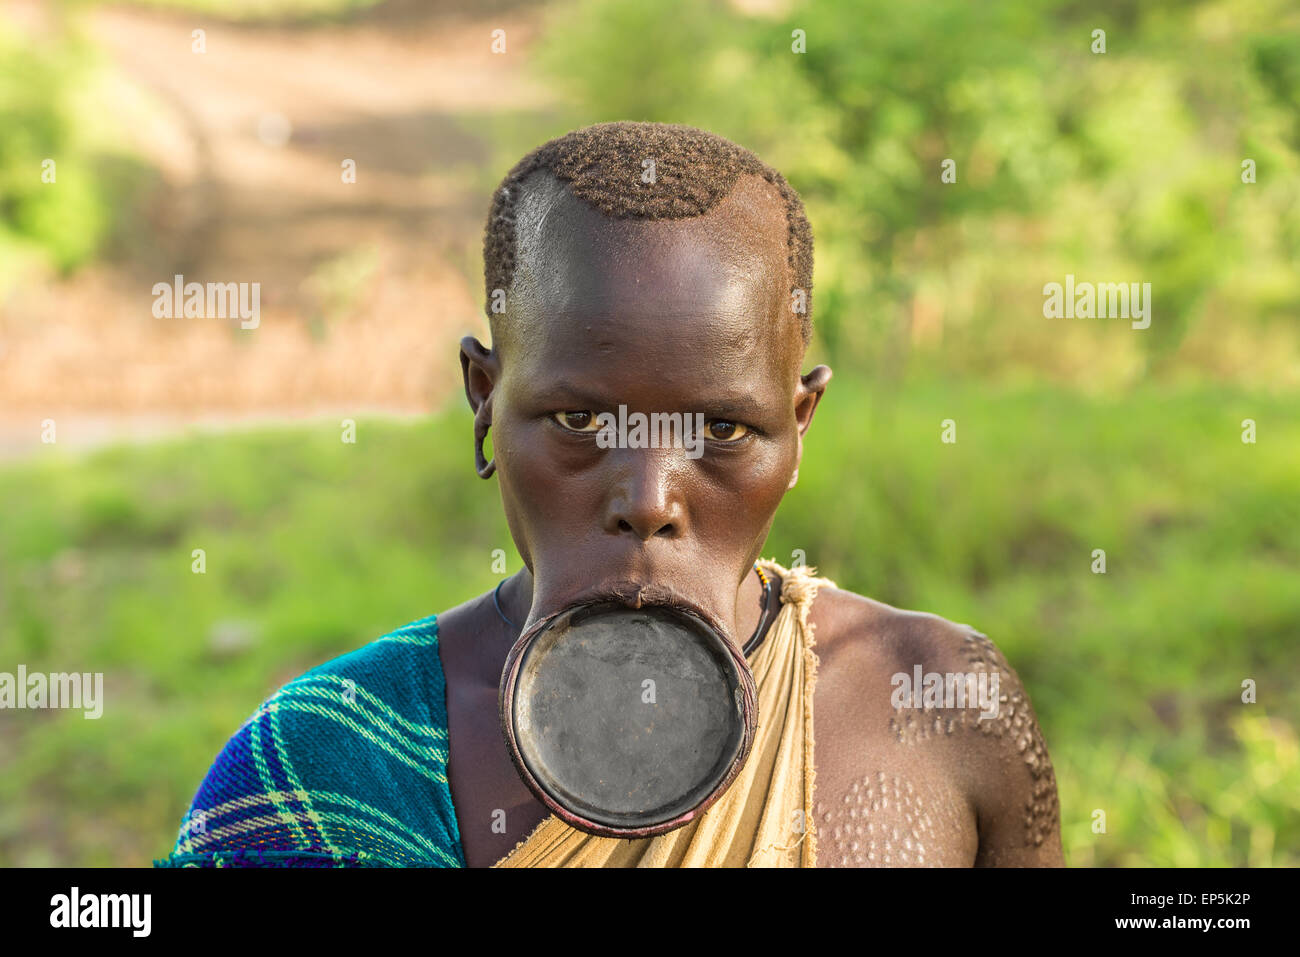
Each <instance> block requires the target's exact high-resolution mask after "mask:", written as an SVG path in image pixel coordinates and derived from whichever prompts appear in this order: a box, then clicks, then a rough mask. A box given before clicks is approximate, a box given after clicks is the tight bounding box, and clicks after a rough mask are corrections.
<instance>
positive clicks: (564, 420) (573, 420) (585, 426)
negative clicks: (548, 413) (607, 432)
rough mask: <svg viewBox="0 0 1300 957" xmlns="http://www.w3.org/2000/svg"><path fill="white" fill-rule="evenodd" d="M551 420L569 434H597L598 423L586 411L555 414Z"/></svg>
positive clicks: (598, 429)
mask: <svg viewBox="0 0 1300 957" xmlns="http://www.w3.org/2000/svg"><path fill="white" fill-rule="evenodd" d="M552 418H554V419H555V421H556V422H558V423H559V424H560V425H561V426H563V427H564V428H566V429H568V430H569V431H570V432H599V431H600V423H599V422H597V421H596V417H595V416H594V415H592V414H591V413H590V412H588V411H587V410H585V409H583V410H580V411H577V412H556V413H555V414H554V415H553V416H552Z"/></svg>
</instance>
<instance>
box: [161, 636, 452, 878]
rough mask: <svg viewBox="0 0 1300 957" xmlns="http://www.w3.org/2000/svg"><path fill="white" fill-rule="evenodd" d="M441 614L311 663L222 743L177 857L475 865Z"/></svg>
mask: <svg viewBox="0 0 1300 957" xmlns="http://www.w3.org/2000/svg"><path fill="white" fill-rule="evenodd" d="M446 767H447V713H446V701H445V682H444V678H443V675H442V668H441V663H440V661H439V657H438V624H437V618H436V616H429V617H427V618H422V619H419V620H418V621H414V622H411V623H410V624H409V625H405V626H403V627H402V628H398V629H396V630H395V631H392V632H390V633H388V634H386V635H384V636H382V637H380V638H378V639H376V640H374V641H372V642H370V643H369V644H367V645H364V646H363V647H361V648H358V649H356V650H354V651H351V652H348V653H347V654H345V655H341V656H339V657H338V658H335V659H333V660H331V661H328V662H326V663H325V664H322V665H320V666H318V667H316V668H313V669H311V670H310V671H308V672H306V673H305V674H302V675H300V676H298V677H297V678H295V679H293V680H292V681H290V682H288V683H287V684H285V685H284V686H283V687H281V688H280V689H278V690H277V691H276V692H275V693H274V694H272V695H271V696H270V697H269V698H267V699H266V700H265V701H264V702H262V704H261V705H260V706H259V707H258V708H257V710H256V711H255V712H254V713H253V714H252V716H251V717H249V719H248V720H247V721H245V722H244V724H243V725H241V726H240V728H239V729H238V730H237V731H236V732H235V734H234V735H233V736H232V737H231V738H230V740H229V741H228V742H227V743H226V746H225V748H223V749H222V751H221V753H220V754H219V755H218V756H217V758H216V761H215V762H214V763H213V765H212V767H211V769H210V770H209V771H208V774H207V776H206V777H205V778H204V780H203V783H202V784H201V785H200V786H199V789H198V792H197V794H196V795H195V797H194V800H193V802H192V804H191V806H190V809H189V811H188V813H187V814H186V815H185V818H184V821H183V822H182V826H181V830H180V834H179V836H178V838H177V842H176V847H175V849H174V852H173V855H172V858H171V859H169V861H170V863H171V864H173V865H184V864H189V863H195V864H199V865H200V866H201V865H204V864H207V865H209V866H213V865H215V866H232V865H233V866H238V865H239V864H241V863H245V862H251V863H254V864H258V865H263V864H272V863H275V862H276V860H277V859H278V858H284V859H285V862H286V863H291V864H294V865H298V866H301V865H304V864H311V863H313V862H319V863H320V864H321V865H322V866H330V865H354V866H365V865H367V864H379V865H397V866H400V865H443V866H458V865H461V864H463V860H462V858H461V853H460V846H459V834H458V833H457V827H456V818H455V814H454V811H453V809H452V805H451V794H450V789H449V787H448V784H447V776H446Z"/></svg>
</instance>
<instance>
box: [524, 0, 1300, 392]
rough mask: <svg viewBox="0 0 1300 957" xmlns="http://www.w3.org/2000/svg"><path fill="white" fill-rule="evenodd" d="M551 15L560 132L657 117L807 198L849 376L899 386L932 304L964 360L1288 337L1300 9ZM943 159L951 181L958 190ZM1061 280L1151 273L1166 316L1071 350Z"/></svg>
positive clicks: (1127, 373)
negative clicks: (879, 377)
mask: <svg viewBox="0 0 1300 957" xmlns="http://www.w3.org/2000/svg"><path fill="white" fill-rule="evenodd" d="M551 12H552V18H551V20H550V29H549V30H548V31H547V32H546V35H545V42H544V47H543V50H542V54H541V57H540V59H541V62H542V63H543V64H544V66H545V67H546V69H547V74H548V77H549V78H550V79H552V80H553V81H554V82H555V83H557V84H559V85H560V86H561V87H562V88H563V89H565V90H567V91H568V92H569V94H570V95H571V101H572V102H573V104H575V105H574V107H573V109H572V110H571V111H569V112H567V113H565V114H564V115H563V116H561V117H558V118H557V119H556V120H555V122H554V123H553V124H552V127H551V128H548V129H547V130H546V134H547V135H555V134H557V133H559V132H561V131H562V130H564V129H568V128H572V127H575V126H579V125H585V124H587V123H592V122H602V121H609V120H616V119H637V120H657V121H663V122H674V123H685V124H688V125H693V126H700V127H703V128H706V129H709V130H713V131H715V132H717V133H720V134H722V135H724V136H727V137H729V138H731V139H734V140H736V141H737V142H740V143H743V144H744V145H746V146H748V147H750V148H752V149H754V150H755V151H756V152H758V153H759V155H761V156H762V157H763V158H764V159H765V160H766V161H767V162H769V163H770V164H771V165H773V166H775V167H776V168H777V169H779V170H781V171H782V173H783V174H785V176H786V178H787V179H788V180H790V182H791V183H792V184H793V185H794V186H795V188H796V189H797V190H799V192H800V194H801V195H802V197H803V199H804V202H805V205H806V207H807V209H808V213H809V218H810V220H811V222H812V224H813V230H814V233H815V236H816V240H817V250H816V258H817V262H816V273H815V295H814V315H815V318H816V322H817V327H818V330H819V336H820V340H821V343H822V345H823V347H824V348H825V349H826V351H827V354H828V355H829V356H830V357H831V358H833V359H835V360H836V361H838V362H840V363H841V364H845V363H848V364H850V365H851V366H852V367H853V368H859V369H863V370H870V371H872V372H876V373H881V374H891V375H892V374H897V373H898V372H899V371H900V370H901V369H902V368H903V364H902V363H901V362H900V360H901V359H902V358H905V357H906V356H907V355H908V354H909V353H910V352H911V347H912V341H913V339H914V338H916V334H917V333H918V332H919V333H922V334H923V333H925V330H924V329H921V330H916V329H914V326H915V325H916V324H917V323H918V322H919V321H921V319H920V316H921V314H923V313H926V312H933V313H936V314H938V316H939V317H940V318H939V321H940V322H941V324H942V336H941V340H942V346H941V347H940V348H938V350H937V352H938V356H939V358H940V359H941V361H942V362H943V363H944V364H945V365H946V366H947V367H948V368H949V369H951V370H953V371H975V372H978V373H981V374H982V373H984V372H988V371H995V370H997V371H1009V370H1011V371H1017V372H1024V371H1028V370H1030V369H1035V370H1036V371H1037V372H1038V373H1039V374H1044V373H1045V374H1047V375H1048V376H1052V377H1055V378H1059V379H1066V380H1080V379H1084V380H1089V379H1091V380H1094V381H1095V380H1097V379H1103V378H1107V377H1109V378H1111V379H1115V380H1119V381H1122V382H1131V381H1135V380H1136V379H1138V378H1141V377H1142V376H1143V375H1144V374H1146V373H1147V372H1150V371H1154V372H1160V371H1164V370H1165V369H1166V368H1168V367H1169V366H1170V365H1171V364H1176V363H1177V361H1178V360H1177V353H1178V350H1179V348H1180V346H1181V345H1182V344H1183V341H1184V339H1185V337H1186V336H1187V334H1188V332H1189V330H1191V329H1192V328H1193V327H1194V326H1195V325H1197V323H1198V322H1200V321H1201V320H1208V321H1209V322H1210V323H1211V324H1217V323H1230V324H1231V325H1233V326H1239V325H1240V324H1241V323H1243V322H1244V323H1252V324H1265V323H1285V324H1287V325H1288V326H1289V327H1290V329H1291V331H1292V332H1293V333H1294V331H1295V319H1296V317H1297V315H1300V268H1297V264H1298V263H1300V66H1297V64H1300V8H1297V7H1296V6H1295V5H1294V4H1293V3H1289V2H1287V0H1211V2H1200V3H1197V2H1183V0H1177V2H1174V0H1163V2H1154V3H1151V2H1145V3H1141V4H1138V3H1137V2H1136V0H1102V2H1098V3H1089V4H1079V3H1077V2H1073V0H1000V2H995V3H992V2H991V3H970V2H968V0H926V2H923V3H894V2H888V0H841V2H836V3H803V4H794V5H792V7H791V9H790V10H789V11H788V12H786V13H784V14H782V16H781V17H780V18H779V19H769V18H756V17H748V16H743V15H741V14H740V13H737V12H736V11H735V10H734V9H733V8H732V7H731V6H730V5H728V4H724V3H698V2H695V0H656V2H654V3H649V2H630V3H629V2H626V0H577V2H573V3H565V4H562V5H560V6H557V7H554V8H553V9H552V11H551ZM1094 30H1104V31H1106V50H1105V52H1104V53H1095V52H1093V50H1092V46H1093V43H1094V38H1093V31H1094ZM800 41H802V42H803V43H804V44H805V45H806V52H803V53H796V52H793V51H794V47H795V45H796V44H797V43H798V42H800ZM529 132H530V133H531V132H532V130H531V129H530V130H529ZM521 145H522V144H520V143H512V144H511V148H512V149H513V148H519V147H520V146H521ZM527 145H529V146H531V145H535V144H531V143H530V144H527ZM1247 158H1249V159H1253V160H1254V161H1255V163H1256V166H1257V182H1256V183H1254V184H1249V185H1248V184H1245V183H1243V182H1242V178H1241V174H1242V162H1243V160H1245V159H1247ZM945 159H952V160H954V161H955V164H956V175H957V181H956V183H953V184H944V183H943V182H941V179H940V173H941V164H942V163H943V161H944V160H945ZM1066 273H1074V274H1075V275H1076V276H1077V277H1078V278H1079V279H1080V280H1084V279H1088V280H1090V281H1092V280H1097V281H1111V282H1150V283H1152V286H1153V298H1154V303H1155V308H1154V311H1155V315H1154V319H1153V323H1152V326H1151V328H1150V329H1149V330H1146V331H1145V332H1144V333H1143V334H1141V335H1138V336H1128V335H1125V336H1124V337H1123V340H1122V343H1120V342H1119V340H1118V337H1117V336H1116V335H1115V334H1114V331H1117V330H1112V329H1110V328H1107V326H1106V323H1105V322H1104V321H1093V320H1081V321H1078V322H1077V323H1076V328H1074V329H1071V330H1070V331H1069V333H1068V335H1069V336H1070V338H1069V339H1068V340H1067V341H1065V342H1063V335H1066V333H1064V332H1063V328H1062V326H1061V324H1060V323H1061V321H1060V320H1057V321H1048V320H1045V319H1044V318H1043V316H1042V312H1041V309H1042V302H1043V299H1042V286H1043V284H1044V283H1047V282H1053V281H1055V282H1060V281H1063V279H1064V276H1065V274H1066ZM1117 344H1118V345H1119V348H1118V355H1116V353H1117V350H1116V345H1117ZM1292 344H1293V346H1294V344H1295V341H1294V339H1293V340H1292ZM1063 346H1066V348H1063ZM1131 352H1136V354H1132V355H1131V354H1130V353H1131ZM1062 353H1065V354H1068V355H1069V357H1070V358H1069V359H1065V358H1063V356H1062ZM1026 358H1028V359H1029V361H1024V360H1025V359H1026ZM1187 358H1188V357H1183V361H1184V362H1185V361H1187ZM1289 359H1290V361H1289V363H1288V364H1286V365H1285V366H1280V367H1278V368H1277V369H1274V368H1273V367H1269V368H1267V369H1259V368H1257V369H1255V370H1254V377H1253V378H1252V379H1251V381H1253V382H1256V383H1258V382H1260V381H1261V379H1262V381H1269V380H1270V378H1272V380H1273V382H1274V384H1279V385H1280V384H1283V383H1284V382H1285V384H1289V385H1296V384H1300V351H1296V350H1294V349H1293V351H1292V352H1291V354H1290V357H1289ZM1117 363H1119V364H1118V365H1117ZM1108 370H1113V371H1108ZM1261 373H1262V376H1261Z"/></svg>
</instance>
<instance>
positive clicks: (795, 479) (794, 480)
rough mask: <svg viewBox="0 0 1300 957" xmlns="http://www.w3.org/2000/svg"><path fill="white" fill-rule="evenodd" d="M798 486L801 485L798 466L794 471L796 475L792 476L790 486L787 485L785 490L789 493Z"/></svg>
mask: <svg viewBox="0 0 1300 957" xmlns="http://www.w3.org/2000/svg"><path fill="white" fill-rule="evenodd" d="M798 484H799V467H798V466H797V465H796V466H795V469H794V474H793V475H791V476H790V484H789V485H787V486H786V487H785V489H786V491H787V492H788V491H789V490H790V489H792V488H794V487H795V486H796V485H798Z"/></svg>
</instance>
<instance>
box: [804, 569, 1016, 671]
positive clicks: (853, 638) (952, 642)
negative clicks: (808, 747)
mask: <svg viewBox="0 0 1300 957" xmlns="http://www.w3.org/2000/svg"><path fill="white" fill-rule="evenodd" d="M809 621H810V622H811V623H812V624H813V625H814V627H815V631H814V634H815V636H816V645H817V654H818V656H819V657H822V658H825V657H829V656H837V657H854V656H861V655H863V654H864V653H869V654H870V657H871V658H872V659H873V660H875V661H877V662H878V663H879V664H881V665H890V666H899V667H900V668H901V667H902V666H906V668H907V669H909V670H910V669H911V668H912V667H913V666H914V665H917V664H919V665H921V666H922V667H923V668H925V669H926V670H936V671H945V670H952V667H950V666H957V665H960V664H963V663H970V662H971V660H972V659H973V658H977V657H978V658H980V659H982V660H987V662H988V663H989V664H990V665H996V666H997V667H1009V666H1007V662H1006V659H1005V657H1003V656H1002V653H1001V651H999V650H998V648H997V647H996V645H994V644H993V642H992V641H990V640H989V638H988V637H987V636H985V635H984V634H982V633H980V632H979V631H976V630H975V629H974V628H972V627H971V626H970V625H967V624H959V623H957V622H953V621H949V620H948V619H946V618H942V617H940V616H939V615H935V614H931V613H929V612H923V611H911V610H908V609H904V608H895V607H894V606H892V605H887V604H885V603H884V602H881V601H876V600H875V599H872V598H867V597H864V596H862V595H858V594H855V593H854V592H851V591H846V590H845V589H842V588H834V587H832V588H822V589H821V590H820V591H819V592H818V595H817V599H816V601H815V602H814V603H813V606H812V610H811V612H810V614H809ZM940 666H943V667H940Z"/></svg>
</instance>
